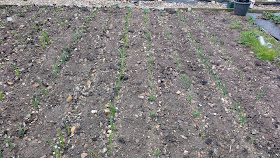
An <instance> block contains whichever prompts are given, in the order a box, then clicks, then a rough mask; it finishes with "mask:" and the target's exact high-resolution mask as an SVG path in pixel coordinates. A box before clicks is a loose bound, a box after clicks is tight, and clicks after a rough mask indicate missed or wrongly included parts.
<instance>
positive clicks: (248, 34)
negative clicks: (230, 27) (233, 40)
mask: <svg viewBox="0 0 280 158" xmlns="http://www.w3.org/2000/svg"><path fill="white" fill-rule="evenodd" d="M259 36H263V37H264V38H265V42H269V43H271V44H272V48H268V47H267V46H266V45H264V46H263V45H261V44H260V42H259V39H258V38H256V37H259ZM267 36H268V35H266V34H265V33H263V32H262V31H260V30H259V29H257V28H253V29H249V30H247V31H244V32H242V33H241V35H240V39H239V40H238V41H237V42H238V43H240V44H242V45H243V46H244V47H251V48H252V50H253V51H254V52H255V53H256V55H257V57H258V58H259V59H262V60H268V61H274V59H276V58H277V57H279V56H280V44H279V42H277V41H276V40H275V39H273V38H269V37H267Z"/></svg>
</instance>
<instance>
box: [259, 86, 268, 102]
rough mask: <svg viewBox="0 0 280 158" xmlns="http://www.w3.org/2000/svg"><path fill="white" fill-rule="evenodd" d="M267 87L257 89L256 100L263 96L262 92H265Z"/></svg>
mask: <svg viewBox="0 0 280 158" xmlns="http://www.w3.org/2000/svg"><path fill="white" fill-rule="evenodd" d="M266 91H267V89H265V88H260V89H259V91H258V95H257V100H259V99H260V98H262V97H263V96H264V94H265V93H266Z"/></svg>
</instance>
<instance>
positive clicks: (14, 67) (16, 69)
mask: <svg viewBox="0 0 280 158" xmlns="http://www.w3.org/2000/svg"><path fill="white" fill-rule="evenodd" d="M11 66H12V67H13V69H14V70H15V71H16V73H17V75H18V77H19V78H20V73H19V71H18V68H17V67H16V66H15V65H11Z"/></svg>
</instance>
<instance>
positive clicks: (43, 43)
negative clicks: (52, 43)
mask: <svg viewBox="0 0 280 158" xmlns="http://www.w3.org/2000/svg"><path fill="white" fill-rule="evenodd" d="M40 40H41V44H42V46H43V48H44V49H46V41H45V38H40Z"/></svg>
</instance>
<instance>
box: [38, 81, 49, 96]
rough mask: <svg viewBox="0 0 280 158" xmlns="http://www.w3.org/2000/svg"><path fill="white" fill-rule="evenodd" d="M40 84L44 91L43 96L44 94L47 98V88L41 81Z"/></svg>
mask: <svg viewBox="0 0 280 158" xmlns="http://www.w3.org/2000/svg"><path fill="white" fill-rule="evenodd" d="M38 82H39V84H40V85H41V88H42V90H43V94H44V96H46V94H47V92H46V88H45V86H44V85H43V84H42V82H41V81H38Z"/></svg>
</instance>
